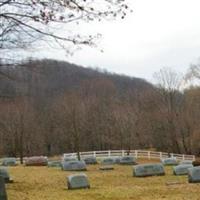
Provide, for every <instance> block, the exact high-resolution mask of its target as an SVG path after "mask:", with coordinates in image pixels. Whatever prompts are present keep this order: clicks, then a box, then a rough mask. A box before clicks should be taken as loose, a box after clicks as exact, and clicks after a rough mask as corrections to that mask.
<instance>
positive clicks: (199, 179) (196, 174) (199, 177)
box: [188, 167, 200, 183]
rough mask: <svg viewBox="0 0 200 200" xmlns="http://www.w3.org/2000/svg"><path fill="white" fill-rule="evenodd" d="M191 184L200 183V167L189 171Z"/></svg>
mask: <svg viewBox="0 0 200 200" xmlns="http://www.w3.org/2000/svg"><path fill="white" fill-rule="evenodd" d="M188 181H189V183H200V167H193V168H190V169H188Z"/></svg>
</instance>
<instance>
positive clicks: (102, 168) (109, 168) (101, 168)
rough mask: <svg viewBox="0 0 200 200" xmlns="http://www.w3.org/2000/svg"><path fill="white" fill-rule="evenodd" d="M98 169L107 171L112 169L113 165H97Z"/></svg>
mask: <svg viewBox="0 0 200 200" xmlns="http://www.w3.org/2000/svg"><path fill="white" fill-rule="evenodd" d="M99 169H100V170H103V171H104V170H105V171H107V170H114V167H113V166H111V165H103V166H101V167H99Z"/></svg>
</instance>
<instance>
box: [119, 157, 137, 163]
mask: <svg viewBox="0 0 200 200" xmlns="http://www.w3.org/2000/svg"><path fill="white" fill-rule="evenodd" d="M120 164H121V165H136V164H137V163H136V159H135V158H134V157H133V156H124V157H122V158H121V159H120Z"/></svg>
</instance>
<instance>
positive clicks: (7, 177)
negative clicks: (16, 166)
mask: <svg viewBox="0 0 200 200" xmlns="http://www.w3.org/2000/svg"><path fill="white" fill-rule="evenodd" d="M0 176H2V177H3V178H4V181H5V183H12V182H13V180H12V179H11V178H10V175H9V173H8V170H7V169H6V168H3V167H1V168H0Z"/></svg>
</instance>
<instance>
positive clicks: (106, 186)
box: [7, 161, 200, 200]
mask: <svg viewBox="0 0 200 200" xmlns="http://www.w3.org/2000/svg"><path fill="white" fill-rule="evenodd" d="M141 162H144V161H141ZM98 168H99V166H98V165H94V166H89V167H88V171H87V172H86V174H87V175H88V177H89V180H90V183H91V189H82V190H67V184H66V177H67V175H69V174H73V173H74V172H64V171H61V170H60V169H59V168H47V167H24V166H18V167H10V168H9V172H10V174H11V176H12V178H13V179H14V183H13V184H8V185H7V192H8V197H9V200H164V199H168V200H200V184H189V183H188V182H187V176H173V175H172V168H171V167H166V173H167V174H166V176H161V177H146V178H135V177H132V167H131V166H119V165H116V166H115V170H113V171H99V170H98ZM173 183H176V184H173Z"/></svg>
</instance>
